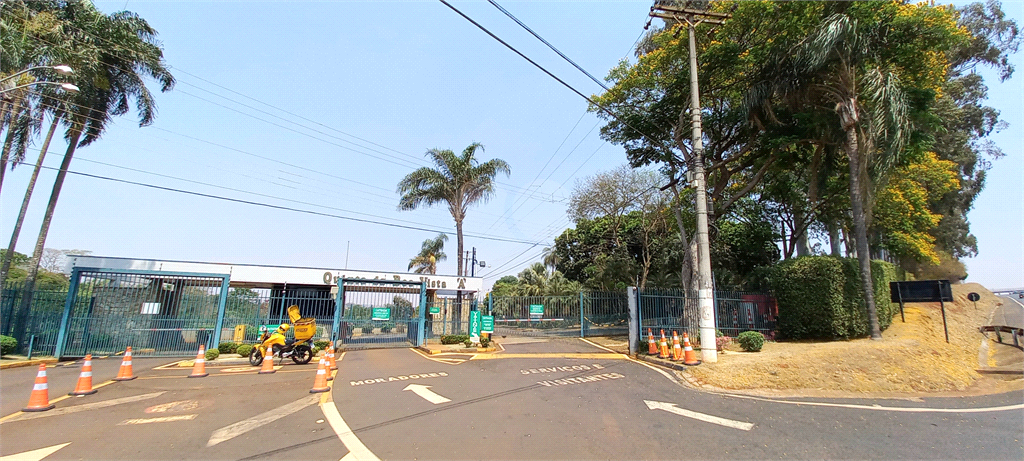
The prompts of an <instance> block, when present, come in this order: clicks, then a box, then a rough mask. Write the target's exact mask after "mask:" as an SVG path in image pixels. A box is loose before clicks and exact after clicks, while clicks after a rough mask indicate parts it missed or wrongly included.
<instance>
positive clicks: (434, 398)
mask: <svg viewBox="0 0 1024 461" xmlns="http://www.w3.org/2000/svg"><path fill="white" fill-rule="evenodd" d="M402 390H403V391H413V392H415V393H416V395H418V396H420V397H423V398H424V399H426V400H427V401H428V402H430V403H432V404H434V405H437V404H439V403H445V402H451V400H450V399H446V398H444V397H441V396H440V395H437V394H435V393H434V391H432V390H430V386H424V385H422V384H410V385H408V386H406V387H405V389H402Z"/></svg>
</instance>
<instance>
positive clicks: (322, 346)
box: [313, 339, 331, 350]
mask: <svg viewBox="0 0 1024 461" xmlns="http://www.w3.org/2000/svg"><path fill="white" fill-rule="evenodd" d="M330 344H331V342H330V341H327V340H323V339H321V340H317V341H313V346H314V347H316V348H317V349H320V350H324V349H327V346H329V345H330Z"/></svg>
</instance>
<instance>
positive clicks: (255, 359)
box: [249, 347, 263, 367]
mask: <svg viewBox="0 0 1024 461" xmlns="http://www.w3.org/2000/svg"><path fill="white" fill-rule="evenodd" d="M262 364H263V354H261V353H260V350H259V349H258V348H255V347H254V348H252V352H250V353H249V365H252V366H254V367H258V366H260V365H262Z"/></svg>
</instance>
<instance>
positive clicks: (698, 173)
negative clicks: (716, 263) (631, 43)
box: [650, 3, 732, 363]
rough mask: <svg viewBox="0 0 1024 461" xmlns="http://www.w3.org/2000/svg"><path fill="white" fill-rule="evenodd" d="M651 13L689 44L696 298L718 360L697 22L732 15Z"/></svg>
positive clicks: (663, 9) (704, 344) (706, 352)
mask: <svg viewBox="0 0 1024 461" xmlns="http://www.w3.org/2000/svg"><path fill="white" fill-rule="evenodd" d="M650 16H652V17H656V18H661V19H669V20H674V21H676V22H677V23H679V24H681V25H682V24H685V25H686V30H687V33H688V35H689V42H690V43H689V45H690V127H691V129H692V133H691V134H692V139H691V147H692V149H691V150H692V152H691V154H692V155H691V158H690V160H691V161H692V168H693V187H694V189H695V190H696V198H695V200H696V202H697V203H696V211H697V236H696V237H697V301H698V305H699V307H700V351H701V355H702V358H703V360H704V361H705V362H708V363H714V362H717V361H718V345H717V344H716V342H717V341H716V338H715V333H716V332H715V302H714V298H713V294H714V293H713V291H714V284H713V283H712V280H711V245H710V242H709V238H708V198H707V184H706V182H707V178H706V177H705V173H704V135H703V132H702V131H701V114H700V110H701V109H700V89H699V88H698V86H697V85H698V80H697V40H696V38H695V37H694V29H695V28H696V27H697V24H700V23H709V24H717V25H721V24H724V23H725V19H728V18H730V17H732V15H730V14H726V13H715V12H711V11H704V10H696V9H691V8H686V7H678V6H672V5H663V4H658V3H656V4H655V5H654V6H652V7H651V13H650Z"/></svg>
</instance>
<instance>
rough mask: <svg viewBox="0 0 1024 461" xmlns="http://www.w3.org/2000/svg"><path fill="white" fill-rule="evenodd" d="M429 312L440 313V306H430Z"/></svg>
mask: <svg viewBox="0 0 1024 461" xmlns="http://www.w3.org/2000/svg"><path fill="white" fill-rule="evenodd" d="M430 313H431V314H440V313H441V308H440V307H431V308H430Z"/></svg>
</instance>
